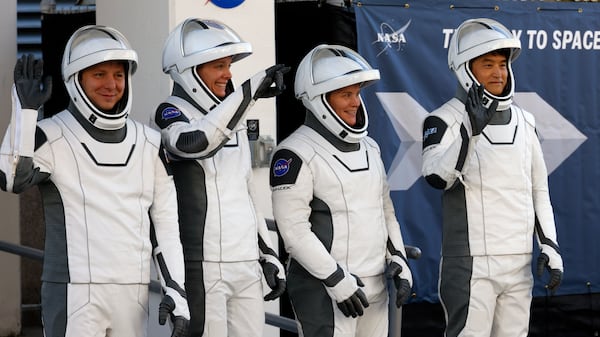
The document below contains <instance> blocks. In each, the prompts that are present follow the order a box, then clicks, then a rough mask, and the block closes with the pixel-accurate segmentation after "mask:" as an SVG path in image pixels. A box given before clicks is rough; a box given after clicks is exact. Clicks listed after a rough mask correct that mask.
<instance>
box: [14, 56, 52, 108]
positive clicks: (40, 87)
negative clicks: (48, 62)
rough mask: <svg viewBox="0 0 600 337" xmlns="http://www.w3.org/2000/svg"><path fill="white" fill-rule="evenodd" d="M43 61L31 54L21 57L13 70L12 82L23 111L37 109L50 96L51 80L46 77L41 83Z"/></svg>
mask: <svg viewBox="0 0 600 337" xmlns="http://www.w3.org/2000/svg"><path fill="white" fill-rule="evenodd" d="M43 68H44V61H42V60H40V59H36V58H35V57H34V56H33V55H32V54H27V55H23V56H21V58H20V59H18V60H17V63H16V64H15V69H14V81H15V87H16V89H17V95H18V96H19V102H20V103H21V107H22V108H23V109H33V110H37V109H39V108H40V107H41V106H42V104H44V103H45V102H46V101H48V99H50V96H51V95H52V78H51V77H49V76H47V77H46V78H45V79H44V81H43V83H42V72H43Z"/></svg>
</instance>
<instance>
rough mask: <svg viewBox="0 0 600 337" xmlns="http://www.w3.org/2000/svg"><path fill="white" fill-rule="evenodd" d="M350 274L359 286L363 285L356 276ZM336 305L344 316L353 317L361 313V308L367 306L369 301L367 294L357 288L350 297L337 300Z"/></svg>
mask: <svg viewBox="0 0 600 337" xmlns="http://www.w3.org/2000/svg"><path fill="white" fill-rule="evenodd" d="M352 276H354V278H355V279H356V283H357V284H358V286H359V287H364V286H365V285H364V283H363V282H362V281H361V279H360V278H359V277H358V276H356V275H352ZM337 306H338V308H339V309H340V310H341V311H342V313H343V314H344V315H345V316H346V317H350V316H352V317H353V318H355V317H357V316H362V315H363V313H364V311H363V308H367V307H368V306H369V301H367V296H366V295H365V293H364V292H363V291H362V290H361V289H360V288H358V289H357V290H356V291H355V292H354V294H352V295H351V296H350V297H348V298H347V299H345V300H343V301H342V302H337Z"/></svg>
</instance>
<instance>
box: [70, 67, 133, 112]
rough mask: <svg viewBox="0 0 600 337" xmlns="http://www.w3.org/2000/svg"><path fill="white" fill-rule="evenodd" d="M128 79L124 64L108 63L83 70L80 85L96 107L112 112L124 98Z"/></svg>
mask: <svg viewBox="0 0 600 337" xmlns="http://www.w3.org/2000/svg"><path fill="white" fill-rule="evenodd" d="M126 77H127V74H126V73H125V64H124V63H123V62H121V61H106V62H102V63H98V64H96V65H93V66H91V67H88V68H86V69H84V70H82V71H81V79H80V83H81V87H82V88H83V91H84V92H85V95H86V96H87V97H88V98H89V100H90V101H92V103H93V104H94V105H95V106H96V107H98V108H99V109H101V110H104V111H110V110H112V109H113V108H114V107H115V105H116V104H117V103H118V102H119V101H120V100H121V98H123V92H124V90H125V81H126Z"/></svg>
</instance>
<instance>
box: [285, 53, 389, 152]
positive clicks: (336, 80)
mask: <svg viewBox="0 0 600 337" xmlns="http://www.w3.org/2000/svg"><path fill="white" fill-rule="evenodd" d="M377 80H379V70H377V69H373V68H372V67H371V66H370V65H369V63H368V62H367V61H366V60H365V59H364V58H363V57H362V56H360V55H359V54H358V53H357V52H355V51H354V50H352V49H350V48H347V47H344V46H340V45H328V44H321V45H318V46H316V47H315V48H313V49H312V50H311V51H310V52H309V53H308V54H306V56H304V58H303V59H302V61H301V62H300V64H299V65H298V70H297V72H296V77H295V81H294V93H295V95H296V98H297V99H299V100H301V101H302V104H304V106H305V107H306V108H307V109H308V110H310V111H311V112H312V113H313V114H314V115H315V117H316V118H317V120H318V121H320V122H321V123H322V124H323V125H324V126H325V127H326V128H327V129H328V130H329V131H330V132H331V133H333V134H334V135H335V136H336V137H338V138H339V139H341V140H343V141H345V142H348V143H357V142H359V141H360V139H362V138H363V137H365V136H366V135H367V127H368V126H369V117H368V114H367V111H366V108H365V105H364V102H363V100H362V97H361V98H360V101H361V105H360V108H359V111H358V112H357V123H356V125H354V126H350V125H348V124H346V123H345V122H344V121H343V120H342V119H341V118H340V117H339V116H338V115H337V114H336V113H335V111H334V110H333V108H332V107H331V106H330V105H329V103H328V102H327V98H326V94H327V93H328V92H331V91H334V90H337V89H340V88H344V87H347V86H349V85H353V84H357V83H358V84H360V86H361V88H364V87H366V86H368V85H371V84H373V83H375V81H377Z"/></svg>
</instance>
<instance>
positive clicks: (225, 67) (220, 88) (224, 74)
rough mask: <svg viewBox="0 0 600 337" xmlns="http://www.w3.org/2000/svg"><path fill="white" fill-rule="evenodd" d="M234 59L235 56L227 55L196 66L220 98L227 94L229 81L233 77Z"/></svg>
mask: <svg viewBox="0 0 600 337" xmlns="http://www.w3.org/2000/svg"><path fill="white" fill-rule="evenodd" d="M232 61H233V57H231V56H227V57H223V58H220V59H216V60H214V61H210V62H206V63H203V64H201V65H199V66H197V67H196V72H197V73H198V76H200V79H201V80H202V82H204V84H205V85H206V86H207V87H208V89H209V90H210V91H211V92H212V93H213V94H214V95H215V96H217V97H219V98H223V97H225V95H226V88H227V82H229V80H230V79H231V71H230V68H231V63H232Z"/></svg>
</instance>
